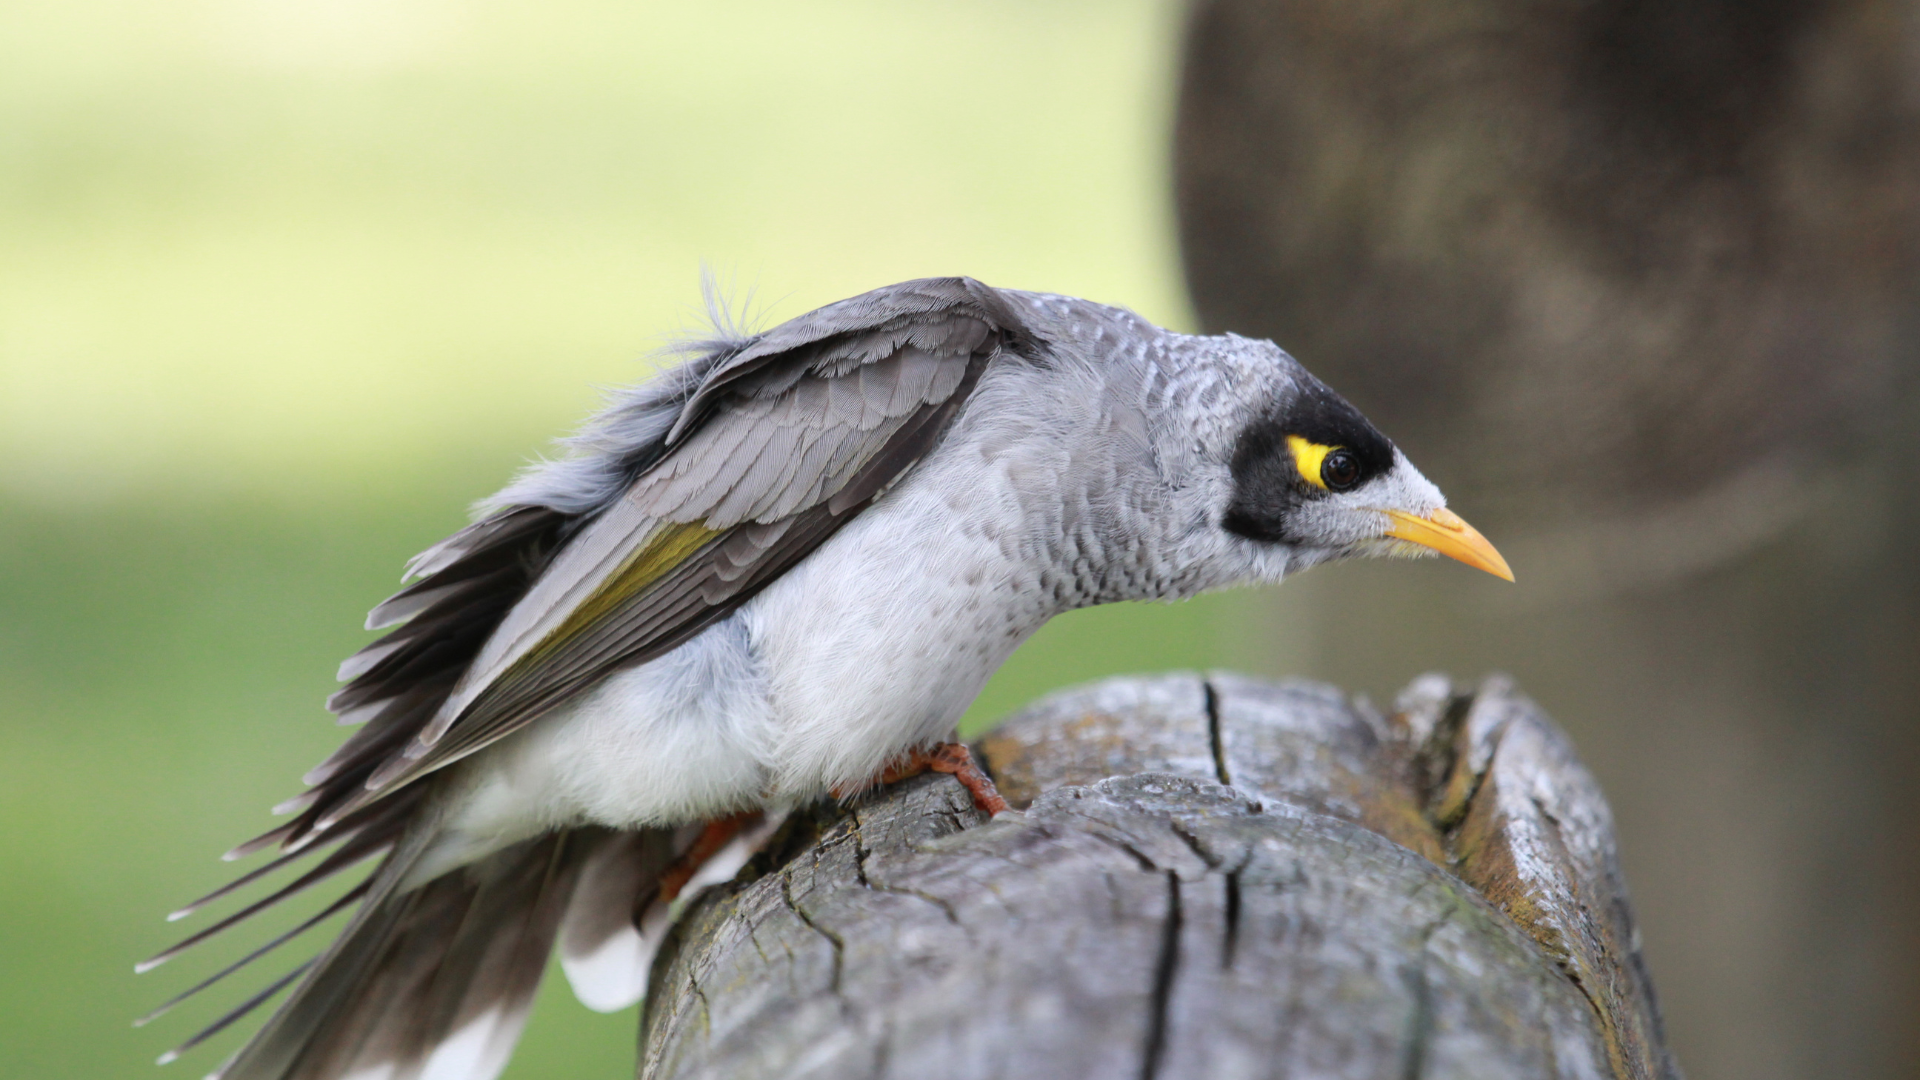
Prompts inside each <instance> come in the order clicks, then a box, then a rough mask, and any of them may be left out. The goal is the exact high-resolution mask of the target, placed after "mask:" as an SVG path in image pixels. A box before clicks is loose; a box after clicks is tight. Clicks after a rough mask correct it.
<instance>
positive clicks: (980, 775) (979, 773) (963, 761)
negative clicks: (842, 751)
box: [833, 742, 1007, 816]
mask: <svg viewBox="0 0 1920 1080" xmlns="http://www.w3.org/2000/svg"><path fill="white" fill-rule="evenodd" d="M924 772H937V773H946V774H947V775H948V776H951V777H953V778H954V779H955V780H958V781H960V786H962V787H964V788H966V789H967V793H968V794H970V795H972V796H973V805H975V806H977V807H979V808H980V810H981V811H982V812H984V813H986V814H988V815H990V816H991V815H996V814H1002V813H1005V812H1006V810H1007V800H1005V799H1003V798H1001V797H1000V791H999V789H998V788H996V787H994V786H993V778H992V777H990V776H988V775H987V774H986V771H985V770H983V769H981V768H980V766H979V764H978V763H977V762H975V761H974V760H973V751H971V750H969V749H967V744H965V743H955V742H949V743H940V744H939V745H937V746H934V747H932V748H931V749H927V750H912V751H909V752H908V753H906V754H905V755H903V756H902V757H901V758H899V759H898V760H897V761H895V762H894V763H893V764H891V765H889V766H887V767H886V768H885V769H882V770H881V771H880V775H878V776H876V777H874V778H873V780H872V781H870V782H869V783H868V784H866V785H863V786H865V787H885V786H886V785H888V784H897V783H899V782H900V781H902V780H905V779H907V778H909V777H913V776H919V775H920V774H921V773H924ZM833 794H834V797H835V798H838V799H844V798H846V797H847V796H849V795H852V794H854V792H853V791H851V790H844V789H840V788H835V789H834V792H833Z"/></svg>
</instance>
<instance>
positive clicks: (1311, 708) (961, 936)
mask: <svg viewBox="0 0 1920 1080" xmlns="http://www.w3.org/2000/svg"><path fill="white" fill-rule="evenodd" d="M977 749H978V752H979V753H980V755H981V756H982V758H983V760H984V761H985V762H986V764H987V765H988V767H989V768H990V769H992V771H993V772H994V773H995V776H996V778H997V779H998V781H999V783H1000V785H1001V789H1002V791H1003V792H1004V793H1005V794H1006V795H1007V797H1008V798H1009V799H1010V800H1011V801H1012V802H1013V803H1014V804H1015V805H1016V806H1019V807H1022V808H1023V809H1022V810H1020V811H1016V812H1014V813H1010V814H1005V815H1002V816H1001V817H1000V818H998V819H996V820H994V821H992V822H988V821H986V820H985V818H984V816H983V815H981V814H979V813H978V812H977V811H975V810H974V809H973V807H972V804H971V802H970V801H969V799H968V797H967V795H966V793H965V792H964V791H963V790H962V789H961V788H960V786H959V785H958V784H957V783H955V782H953V781H952V780H951V779H950V778H948V777H934V776H925V777H920V778H916V779H914V780H909V781H907V782H905V783H902V784H898V785H895V786H893V787H891V788H889V789H886V790H885V791H882V792H877V793H874V794H872V795H869V796H867V797H866V798H864V799H862V800H860V801H858V802H857V803H855V804H854V805H852V806H849V807H845V808H841V807H834V806H822V807H818V808H816V809H814V810H813V811H810V812H809V813H806V814H803V815H800V816H798V817H797V818H796V819H795V820H794V821H793V822H792V823H791V824H790V826H789V828H788V830H787V831H786V833H785V834H784V835H783V836H782V837H780V838H779V839H777V840H776V841H775V843H774V845H773V846H772V847H770V849H769V850H768V851H767V852H766V853H764V854H763V855H762V856H761V857H760V858H759V859H757V860H755V862H754V863H753V864H752V865H750V866H749V868H748V869H747V870H746V871H744V872H743V873H742V874H741V876H740V878H739V879H737V880H736V881H735V882H734V883H733V884H732V885H731V886H730V887H728V888H725V889H720V890H717V891H715V892H714V893H710V894H708V895H707V896H706V897H704V898H703V899H702V900H700V901H699V902H697V903H696V904H695V905H694V906H693V907H692V908H691V910H689V911H688V912H687V914H686V917H685V918H684V919H683V920H682V922H681V923H680V924H679V926H678V927H677V928H676V930H675V931H674V934H673V938H672V940H671V941H670V942H669V943H668V945H667V947H666V950H665V951H664V952H663V954H662V957H661V959H660V961H659V963H658V964H656V966H655V969H654V975H653V985H652V987H651V991H650V994H649V1007H648V1009H647V1012H646V1015H645V1017H644V1019H643V1020H642V1028H641V1058H640V1067H639V1076H640V1077H641V1078H643V1080H668V1078H676V1080H678V1078H695V1077H701V1078H705V1077H716V1078H717V1077H726V1078H729V1080H756V1078H763V1077H764V1078H772V1077H782V1078H787V1077H793V1078H799V1077H875V1078H881V1077H915V1078H923V1080H941V1078H954V1080H960V1078H981V1080H985V1078H988V1077H994V1078H998V1077H1003V1076H1007V1075H1010V1074H1014V1073H1019V1074H1024V1075H1028V1076H1037V1077H1038V1076H1044V1077H1049V1078H1056V1077H1057V1078H1063V1080H1064V1078H1075V1077H1088V1078H1092V1077H1100V1078H1107V1077H1134V1076H1138V1077H1146V1078H1156V1077H1158V1078H1185V1077H1206V1078H1236V1077H1248V1078H1253V1077H1321V1076H1326V1077H1394V1078H1402V1077H1427V1078H1440V1077H1461V1078H1467V1077H1473V1078H1499V1077H1515V1078H1521V1077H1525V1078H1540V1077H1569V1078H1572V1077H1582V1078H1584V1077H1593V1078H1606V1077H1613V1078H1620V1080H1624V1078H1662V1080H1664V1078H1669V1077H1671V1078H1677V1077H1678V1075H1679V1074H1678V1070H1677V1069H1676V1068H1675V1066H1674V1065H1673V1063H1672V1062H1671V1060H1670V1059H1669V1057H1668V1055H1667V1054H1666V1052H1665V1050H1664V1047H1663V1043H1662V1040H1661V1036H1660V1029H1659V1019H1658V1012H1657V1009H1656V1007H1655V1004H1654V1000H1653V991H1652V986H1651V984H1650V982H1649V981H1648V979H1647V977H1646V974H1645V971H1644V968H1643V967H1642V966H1641V964H1640V962H1639V959H1638V955H1637V953H1636V952H1635V948H1634V932H1633V923H1632V917H1631V914H1630V912H1629V910H1628V908H1627V905H1626V899H1625V891H1624V888H1623V887H1622V885H1621V882H1620V877H1619V872H1618V869H1617V867H1616V865H1615V861H1614V855H1613V846H1612V840H1611V832H1610V823H1609V819H1608V814H1607V809H1606V805H1605V802H1604V801H1603V800H1602V798H1601V796H1600V793H1599V791H1598V789H1597V788H1596V787H1595V786H1594V784H1593V782H1592V780H1591V778H1590V777H1588V775H1587V774H1586V772H1585V771H1584V770H1583V769H1582V768H1581V767H1580V765H1579V763H1578V762H1577V760H1576V759H1575V758H1574V756H1573V754H1572V751H1571V748H1570V747H1569V746H1568V744H1567V742H1566V740H1565V738H1564V737H1563V736H1562V735H1561V734H1560V733H1559V732H1558V730H1557V729H1556V728H1554V727H1553V725H1552V723H1551V721H1549V720H1547V719H1546V718H1545V717H1544V716H1543V715H1542V714H1540V712H1539V711H1538V710H1537V708H1535V707H1534V706H1533V705H1532V704H1531V703H1529V702H1527V701H1526V700H1525V699H1524V698H1521V697H1519V696H1518V695H1516V694H1515V693H1514V692H1513V691H1512V690H1511V689H1510V688H1509V687H1507V686H1505V685H1504V684H1501V683H1498V682H1490V683H1488V684H1486V685H1483V686H1481V687H1480V688H1478V689H1477V690H1475V691H1473V692H1472V693H1461V692H1456V690H1455V689H1454V688H1453V687H1451V686H1450V685H1448V684H1447V683H1446V682H1445V680H1442V679H1438V678H1434V677H1429V678H1425V679H1422V680H1420V681H1418V682H1416V683H1415V684H1414V685H1413V686H1412V687H1410V688H1409V689H1408V691H1407V693H1406V694H1405V695H1403V698H1402V701H1401V702H1400V703H1399V707H1398V708H1397V709H1396V710H1395V712H1394V713H1393V714H1392V715H1389V716H1381V715H1379V714H1377V713H1375V712H1373V711H1371V710H1369V709H1367V708H1366V707H1364V706H1356V705H1354V704H1353V703H1351V702H1349V701H1347V700H1346V699H1345V698H1344V697H1343V696H1342V695H1341V694H1339V693H1338V692H1337V691H1334V690H1331V689H1329V688H1325V687H1320V686H1313V685H1308V684H1273V683H1265V682H1259V681H1255V680H1250V679H1246V678H1242V677H1238V676H1232V675H1224V674H1221V675H1211V676H1207V677H1205V678H1202V677H1200V676H1196V675H1169V676H1160V677H1153V678H1133V679H1116V680H1110V681H1108V682H1105V683H1100V684H1097V685H1095V686H1092V687H1088V688H1085V689H1082V690H1077V691H1070V692H1067V693H1064V694H1061V695H1057V696H1055V697H1052V698H1049V699H1046V700H1044V701H1042V702H1040V703H1039V704H1037V705H1035V706H1033V707H1031V708H1029V709H1028V710H1026V711H1024V712H1022V713H1021V714H1019V715H1018V716H1016V717H1014V718H1013V719H1011V720H1010V721H1008V722H1007V723H1006V724H1004V725H1002V726H1001V727H1000V728H999V729H998V730H996V731H995V732H993V733H992V734H990V735H988V736H987V737H985V738H984V739H982V740H981V741H980V743H979V745H978V747H977ZM1223 781H1224V782H1223Z"/></svg>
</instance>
